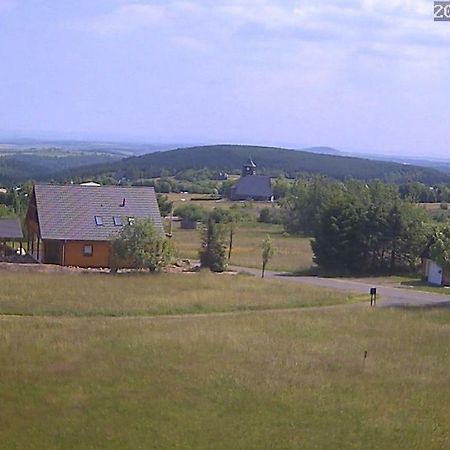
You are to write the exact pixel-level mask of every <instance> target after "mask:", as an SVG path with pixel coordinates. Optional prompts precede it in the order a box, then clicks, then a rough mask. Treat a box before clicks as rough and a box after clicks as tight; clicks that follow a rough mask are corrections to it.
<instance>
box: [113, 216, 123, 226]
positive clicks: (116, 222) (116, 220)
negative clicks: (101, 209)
mask: <svg viewBox="0 0 450 450" xmlns="http://www.w3.org/2000/svg"><path fill="white" fill-rule="evenodd" d="M113 220H114V225H115V226H116V227H121V226H122V225H123V223H122V217H120V216H114V217H113Z"/></svg>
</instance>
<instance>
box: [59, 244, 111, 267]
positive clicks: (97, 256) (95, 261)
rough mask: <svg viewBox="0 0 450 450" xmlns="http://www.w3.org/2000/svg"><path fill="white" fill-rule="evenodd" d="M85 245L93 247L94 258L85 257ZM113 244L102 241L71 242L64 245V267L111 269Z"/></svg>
mask: <svg viewBox="0 0 450 450" xmlns="http://www.w3.org/2000/svg"><path fill="white" fill-rule="evenodd" d="M85 245H92V247H93V254H92V256H84V254H83V249H84V246H85ZM110 255H111V243H110V242H101V241H91V242H90V241H69V242H66V243H65V244H64V265H65V266H78V267H109V266H110Z"/></svg>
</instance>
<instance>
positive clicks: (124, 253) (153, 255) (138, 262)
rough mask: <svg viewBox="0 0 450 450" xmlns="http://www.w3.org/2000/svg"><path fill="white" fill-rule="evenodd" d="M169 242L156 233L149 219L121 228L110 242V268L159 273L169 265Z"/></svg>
mask: <svg viewBox="0 0 450 450" xmlns="http://www.w3.org/2000/svg"><path fill="white" fill-rule="evenodd" d="M172 256H173V247H172V244H171V242H170V241H169V240H168V239H167V238H166V237H165V236H164V235H163V234H162V233H161V232H160V231H158V230H157V229H156V228H155V226H154V225H153V222H152V221H151V220H150V219H144V220H138V221H136V222H135V224H134V225H131V224H127V225H125V226H124V227H123V229H122V231H121V232H120V233H119V235H118V237H117V238H116V239H115V240H114V241H113V242H112V265H111V266H112V267H113V268H114V269H115V270H117V269H118V268H121V267H127V268H132V269H148V270H149V271H150V272H159V271H161V270H162V269H164V268H165V267H167V265H169V264H170V262H171V260H172Z"/></svg>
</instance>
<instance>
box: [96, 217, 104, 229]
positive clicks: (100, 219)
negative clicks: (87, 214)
mask: <svg viewBox="0 0 450 450" xmlns="http://www.w3.org/2000/svg"><path fill="white" fill-rule="evenodd" d="M95 225H97V226H98V227H100V226H102V225H103V217H102V216H95Z"/></svg>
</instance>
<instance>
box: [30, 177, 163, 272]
mask: <svg viewBox="0 0 450 450" xmlns="http://www.w3.org/2000/svg"><path fill="white" fill-rule="evenodd" d="M147 218H149V219H151V220H152V221H153V223H154V224H155V227H156V228H157V229H159V230H161V232H163V225H162V220H161V215H160V213H159V208H158V202H157V200H156V195H155V191H154V189H153V188H152V187H119V186H80V185H68V186H56V185H36V186H34V189H33V193H32V195H31V199H30V204H29V207H28V211H27V215H26V227H27V230H28V239H29V242H28V247H29V248H31V253H32V254H33V255H34V256H35V257H36V258H37V259H38V260H39V261H41V262H44V263H47V264H59V265H62V266H79V267H110V260H111V240H112V239H113V238H114V237H115V236H116V235H117V234H118V233H119V232H120V230H122V228H123V226H124V225H125V224H127V223H130V224H132V223H134V221H135V220H136V219H147Z"/></svg>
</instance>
